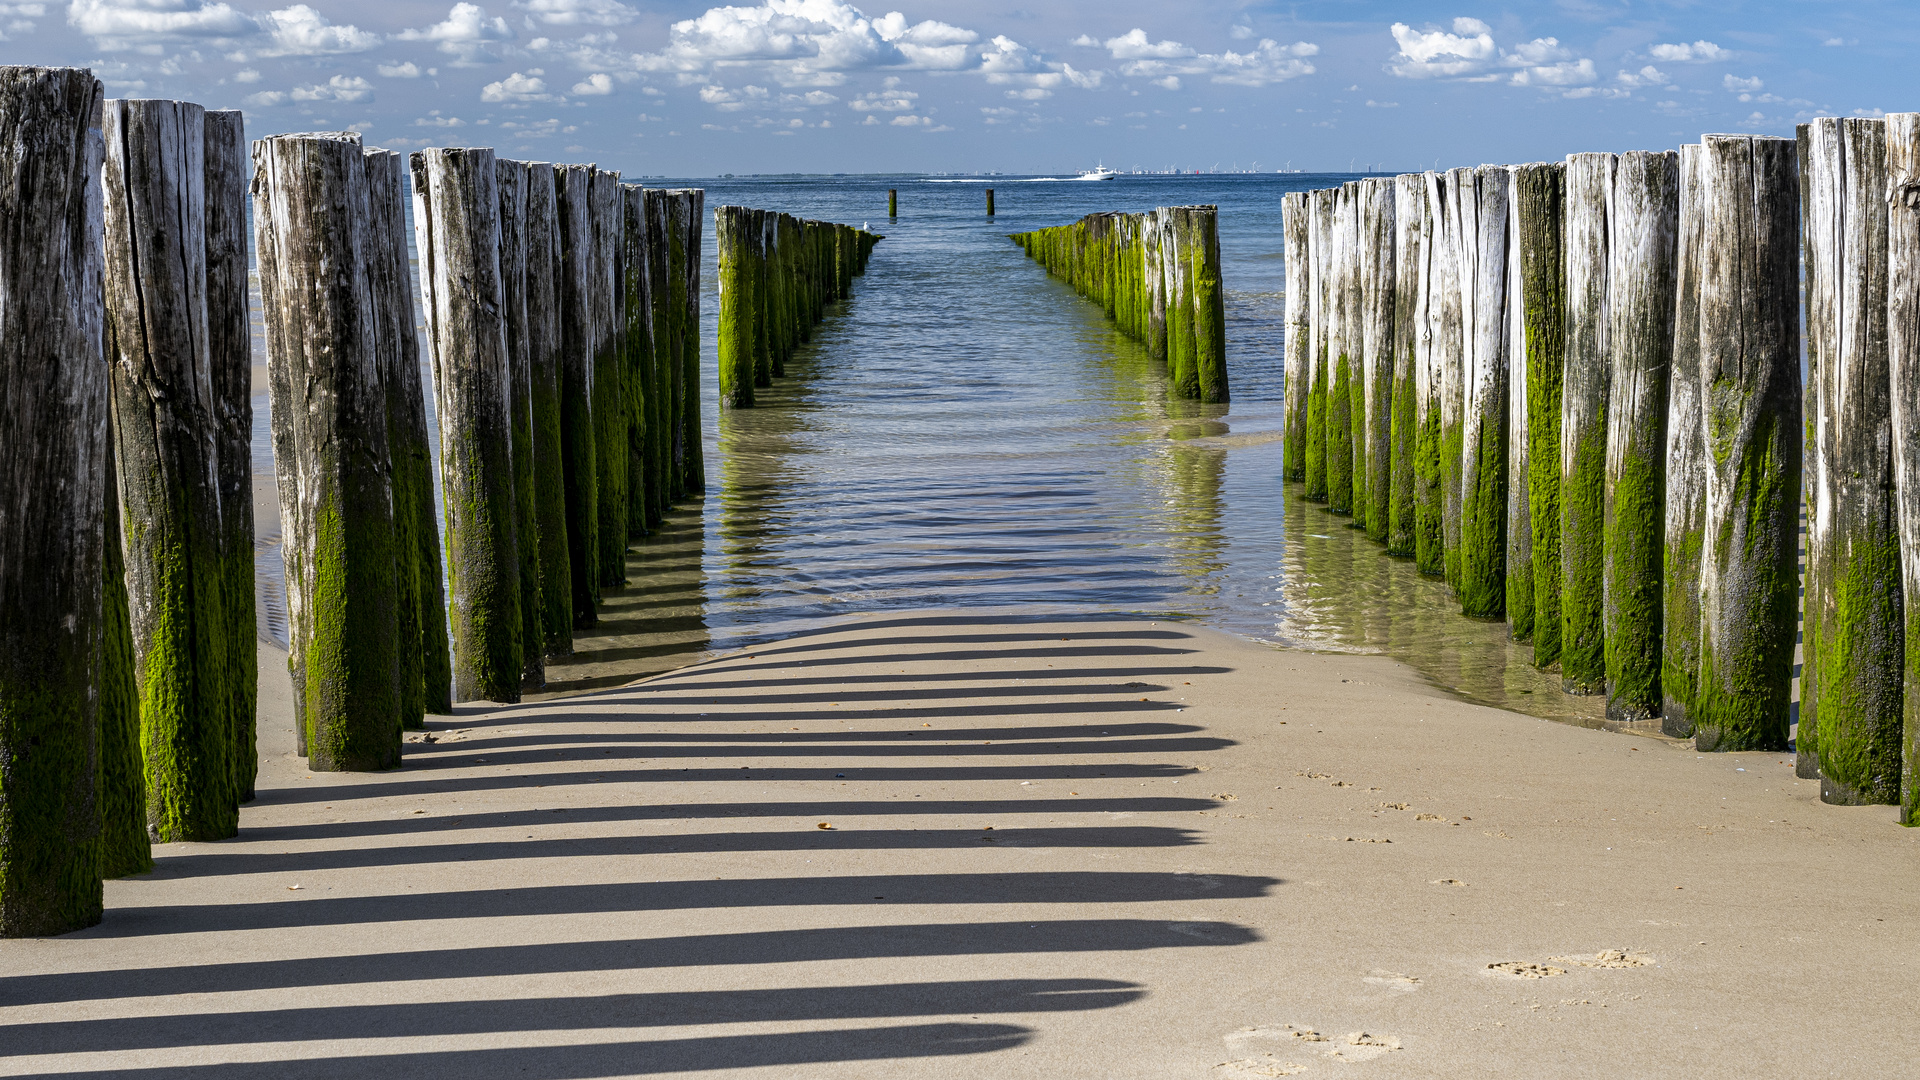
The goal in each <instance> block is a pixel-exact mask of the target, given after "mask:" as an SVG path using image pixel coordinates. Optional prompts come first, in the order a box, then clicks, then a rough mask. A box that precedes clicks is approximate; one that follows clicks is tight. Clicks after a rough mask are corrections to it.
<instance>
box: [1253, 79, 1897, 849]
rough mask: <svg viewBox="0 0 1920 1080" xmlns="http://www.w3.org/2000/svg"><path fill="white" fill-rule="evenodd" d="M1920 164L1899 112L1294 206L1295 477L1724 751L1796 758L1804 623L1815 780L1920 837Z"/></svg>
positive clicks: (1616, 698) (1344, 191) (1805, 707)
mask: <svg viewBox="0 0 1920 1080" xmlns="http://www.w3.org/2000/svg"><path fill="white" fill-rule="evenodd" d="M1916 162H1920V114H1896V115H1894V116H1890V117H1888V118H1886V119H1884V120H1881V119H1836V120H1817V121H1814V122H1812V123H1809V124H1805V125H1802V126H1801V128H1800V130H1799V133H1798V137H1797V139H1794V140H1787V139H1778V138H1766V137H1761V136H1746V135H1709V136H1706V137H1705V138H1703V139H1702V140H1701V142H1699V143H1697V144H1694V145H1690V146H1686V147H1683V148H1681V149H1680V150H1679V151H1677V152H1671V151H1663V152H1634V153H1627V154H1618V155H1616V154H1574V155H1571V156H1570V157H1568V159H1567V160H1566V162H1565V163H1564V164H1562V163H1551V164H1534V165H1521V166H1481V167H1479V168H1475V169H1453V170H1450V171H1447V172H1429V173H1424V174H1406V175H1403V176H1400V177H1396V178H1394V179H1393V180H1391V181H1386V180H1372V179H1369V180H1362V181H1354V182H1350V183H1348V184H1344V185H1342V186H1341V187H1339V188H1329V189H1323V190H1320V191H1313V192H1302V193H1298V194H1296V195H1290V196H1288V197H1287V199H1286V201H1285V202H1284V203H1283V215H1282V217H1283V223H1284V227H1285V229H1286V234H1287V246H1288V267H1287V272H1288V293H1289V295H1288V342H1287V346H1286V354H1285V355H1286V359H1285V363H1286V373H1287V382H1288V387H1287V394H1288V397H1287V400H1286V408H1285V417H1286V424H1287V431H1286V433H1285V440H1284V443H1283V445H1284V447H1285V451H1286V453H1287V455H1288V460H1287V462H1286V464H1285V466H1284V472H1285V476H1286V478H1287V479H1289V480H1295V481H1299V482H1301V483H1302V484H1303V491H1302V494H1303V496H1304V497H1305V498H1308V499H1311V500H1315V501H1320V502H1324V503H1326V504H1327V506H1328V508H1329V509H1330V510H1334V511H1336V512H1343V513H1347V512H1350V513H1352V514H1353V515H1354V517H1355V519H1356V521H1355V523H1356V524H1364V525H1365V526H1366V527H1367V530H1368V532H1369V534H1370V535H1373V536H1374V537H1375V538H1376V539H1381V540H1383V541H1384V542H1385V543H1386V544H1387V546H1388V549H1389V550H1390V551H1392V552H1393V553H1395V554H1411V555H1413V556H1414V557H1415V559H1416V560H1417V563H1418V566H1419V568H1420V569H1421V570H1422V571H1423V572H1425V573H1429V574H1433V575H1436V576H1444V577H1445V578H1446V579H1447V580H1448V581H1449V582H1450V583H1451V584H1452V585H1453V587H1454V592H1455V594H1456V596H1457V597H1458V599H1459V602H1460V605H1461V609H1462V611H1463V612H1464V613H1466V614H1468V615H1472V616H1477V617H1481V618H1489V619H1504V620H1506V621H1507V622H1508V624H1509V628H1510V631H1511V633H1512V636H1513V637H1514V639H1515V640H1516V641H1521V642H1530V643H1531V644H1532V646H1533V654H1534V655H1533V659H1534V663H1536V664H1537V665H1538V666H1540V667H1542V668H1545V669H1548V670H1552V669H1554V668H1555V667H1557V668H1558V670H1559V673H1560V675H1561V677H1562V681H1563V685H1564V686H1565V688H1566V690H1567V691H1568V692H1569V693H1576V694H1603V695H1605V697H1606V701H1607V714H1608V716H1609V718H1610V719H1613V720H1617V721H1623V722H1628V723H1657V724H1658V725H1659V726H1660V728H1661V729H1662V730H1663V731H1664V732H1665V733H1667V734H1669V735H1672V736H1677V737H1690V738H1692V739H1693V740H1694V743H1695V745H1696V746H1697V747H1698V748H1699V749H1701V750H1703V751H1712V750H1773V751H1778V750H1783V749H1785V748H1786V746H1787V744H1788V740H1789V737H1790V725H1791V723H1792V721H1793V713H1794V702H1793V701H1792V682H1793V675H1794V671H1793V653H1794V640H1795V636H1796V632H1797V631H1798V632H1801V633H1803V635H1804V650H1803V651H1804V655H1805V664H1804V668H1803V671H1802V673H1801V687H1800V700H1799V706H1798V721H1799V729H1798V733H1797V738H1796V740H1795V745H1796V746H1797V754H1798V762H1797V766H1798V769H1799V771H1800V774H1801V775H1802V776H1805V777H1818V778H1819V779H1820V780H1821V796H1822V798H1823V799H1825V800H1826V801H1828V802H1833V803H1893V804H1898V805H1899V806H1900V808H1901V809H1900V816H1901V820H1902V821H1903V822H1905V823H1908V824H1917V823H1920V778H1917V777H1916V772H1917V771H1920V761H1916V756H1917V755H1920V661H1916V660H1915V659H1914V657H1915V656H1916V655H1920V631H1915V630H1914V629H1913V628H1914V627H1915V625H1916V616H1915V614H1914V612H1915V610H1916V609H1917V608H1920V570H1916V569H1915V567H1916V566H1920V438H1916V437H1915V436H1914V435H1913V429H1914V427H1915V424H1916V419H1915V418H1916V417H1917V416H1920V329H1916V327H1920V301H1917V300H1916V299H1915V298H1916V297H1917V296H1920V284H1916V281H1920V256H1917V255H1916V254H1915V253H1916V252H1920V196H1917V195H1914V194H1913V192H1914V191H1920V164H1916ZM1389 185H1390V186H1391V189H1392V192H1393V199H1392V208H1391V210H1390V211H1389V210H1388V209H1387V208H1386V201H1385V200H1384V199H1383V198H1382V197H1381V194H1380V191H1381V189H1382V188H1383V187H1386V186H1389ZM1802 265H1804V267H1805V275H1806V279H1805V286H1806V287H1805V298H1804V312H1805V317H1804V327H1805V345H1806V377H1805V380H1804V383H1803V380H1802V377H1801V368H1800V345H1801V332H1802V330H1801V328H1802V325H1803V322H1802V307H1803V305H1802V299H1801V290H1800V273H1801V269H1800V268H1801V266H1802ZM1389 293H1390V294H1392V295H1393V297H1394V300H1393V302H1392V303H1391V304H1387V303H1385V302H1383V301H1381V300H1380V297H1381V296H1383V295H1386V294H1389ZM1383 323H1384V325H1383ZM1383 342H1391V343H1392V345H1391V347H1390V348H1382V347H1381V343H1383ZM1382 367H1386V368H1390V370H1381V368H1382ZM1383 397H1384V398H1386V399H1387V400H1389V401H1390V402H1391V405H1390V406H1389V407H1388V408H1387V409H1385V410H1384V412H1385V413H1386V416H1385V419H1384V428H1385V431H1384V443H1383V441H1382V440H1383V434H1382V430H1381V428H1382V424H1383V419H1382V415H1381V414H1382V412H1383V410H1382V409H1381V407H1380V401H1381V400H1382V398H1383ZM1803 399H1804V405H1803ZM1803 423H1804V426H1803ZM1803 444H1804V445H1803ZM1383 446H1384V457H1385V459H1386V460H1385V464H1384V467H1383V466H1382V464H1381V462H1380V461H1379V460H1378V458H1379V457H1381V456H1382V454H1383ZM1803 463H1804V475H1803ZM1383 485H1384V487H1385V489H1386V490H1385V491H1384V492H1383V491H1382V490H1380V489H1381V488H1382V486H1383ZM1402 492H1405V493H1407V494H1404V495H1403V494H1402ZM1409 504H1410V518H1411V522H1410V525H1407V526H1403V525H1402V524H1401V523H1400V520H1401V518H1400V515H1407V514H1408V512H1409V511H1408V510H1407V509H1406V507H1407V506H1408V505H1409ZM1803 505H1804V507H1805V515H1804V516H1805V518H1806V520H1807V522H1808V532H1807V540H1806V548H1807V552H1806V554H1807V558H1806V573H1805V581H1804V599H1797V598H1796V593H1797V592H1798V591H1799V590H1800V585H1801V582H1800V581H1799V580H1798V575H1797V573H1796V552H1797V548H1798V536H1797V532H1798V525H1799V522H1800V520H1801V517H1802V507H1803ZM1383 512H1384V514H1385V515H1386V522H1385V523H1384V528H1383V527H1382V526H1381V523H1379V522H1376V521H1375V520H1373V519H1374V518H1375V517H1377V516H1379V515H1380V514H1382V513H1383ZM1801 627H1803V630H1802V629H1800V628H1801Z"/></svg>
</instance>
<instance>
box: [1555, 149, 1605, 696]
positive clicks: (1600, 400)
mask: <svg viewBox="0 0 1920 1080" xmlns="http://www.w3.org/2000/svg"><path fill="white" fill-rule="evenodd" d="M1614 164H1615V163H1614V156H1613V155H1612V154H1572V155H1569V156H1568V158H1567V186H1566V219H1565V220H1566V232H1565V233H1564V234H1563V237H1562V240H1563V242H1564V244H1565V250H1566V268H1567V323H1566V325H1567V341H1566V350H1567V362H1566V368H1565V371H1566V377H1565V381H1564V382H1563V384H1562V388H1561V407H1560V573H1561V592H1560V627H1561V629H1560V681H1561V686H1562V687H1563V688H1564V689H1565V690H1566V691H1567V692H1568V693H1570V694H1598V693H1601V692H1602V691H1603V690H1605V688H1606V680H1607V661H1606V645H1605V630H1604V626H1605V623H1604V620H1603V618H1602V608H1603V602H1604V593H1603V589H1604V581H1605V559H1606V543H1605V537H1606V497H1607V495H1606V486H1607V483H1606V481H1607V435H1606V433H1607V387H1608V381H1609V378H1610V372H1611V370H1612V369H1611V368H1610V366H1609V359H1608V357H1609V349H1608V344H1607V333H1608V325H1609V324H1608V321H1607V217H1608V212H1609V208H1610V204H1611V201H1612V198H1613V173H1614Z"/></svg>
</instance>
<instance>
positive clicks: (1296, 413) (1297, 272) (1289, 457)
mask: <svg viewBox="0 0 1920 1080" xmlns="http://www.w3.org/2000/svg"><path fill="white" fill-rule="evenodd" d="M1309 213H1310V210H1309V208H1308V205H1307V193H1306V192H1304V191H1294V192H1289V193H1287V194H1286V195H1283V196H1281V198H1280V221H1281V230H1282V232H1283V234H1284V235H1285V238H1286V239H1285V243H1286V252H1287V313H1286V320H1287V322H1286V329H1285V331H1284V332H1285V334H1286V340H1285V343H1284V344H1283V346H1282V348H1283V349H1284V350H1285V352H1284V356H1285V361H1284V363H1285V371H1286V376H1285V378H1286V381H1285V384H1284V392H1285V394H1286V404H1285V407H1284V416H1285V417H1286V431H1287V435H1286V442H1285V444H1284V445H1283V446H1282V448H1281V460H1282V462H1283V467H1284V469H1285V470H1286V477H1287V479H1289V480H1305V479H1306V478H1307V384H1308V381H1309V376H1308V375H1307V371H1308V367H1309V363H1308V360H1309V357H1310V356H1311V355H1312V354H1311V352H1310V351H1309V349H1310V348H1311V346H1312V344H1313V328H1312V324H1311V322H1310V320H1311V318H1312V310H1311V308H1312V305H1311V303H1310V302H1309V300H1308V298H1307V292H1308V290H1309V289H1310V288H1311V287H1312V286H1311V285H1309V284H1308V283H1309V282H1311V281H1312V280H1313V270H1312V260H1313V256H1312V254H1311V252H1310V251H1309V249H1308V237H1309V235H1310V234H1311V231H1312V229H1311V226H1310V225H1309V222H1308V214H1309ZM1148 236H1149V234H1148V233H1144V232H1143V235H1142V238H1141V239H1142V248H1143V251H1147V252H1150V251H1151V250H1152V249H1151V248H1150V247H1148V246H1147V245H1148V244H1149V243H1150V242H1151V241H1150V240H1149V239H1148ZM1151 257H1152V256H1151V254H1146V255H1144V256H1143V258H1151ZM1146 285H1147V288H1148V294H1147V299H1148V303H1149V305H1151V301H1152V296H1153V293H1152V286H1153V275H1151V274H1149V275H1146ZM1149 310H1151V306H1149ZM1160 317H1161V319H1162V320H1164V319H1165V315H1164V314H1162V315H1161V316H1160ZM1149 318H1150V319H1151V316H1149ZM1148 325H1149V326H1151V325H1152V323H1151V321H1149V324H1148ZM1161 333H1162V334H1163V335H1164V334H1165V333H1166V329H1165V322H1164V321H1163V322H1162V323H1161ZM1149 335H1151V330H1149Z"/></svg>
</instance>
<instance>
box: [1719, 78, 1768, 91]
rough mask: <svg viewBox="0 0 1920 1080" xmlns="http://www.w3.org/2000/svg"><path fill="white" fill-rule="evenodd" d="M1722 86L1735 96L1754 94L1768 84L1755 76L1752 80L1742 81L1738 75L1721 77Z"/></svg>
mask: <svg viewBox="0 0 1920 1080" xmlns="http://www.w3.org/2000/svg"><path fill="white" fill-rule="evenodd" d="M1720 84H1721V85H1722V86H1725V87H1726V88H1727V90H1728V91H1730V92H1732V93H1735V94H1743V93H1752V92H1754V91H1756V90H1758V89H1760V88H1761V87H1763V86H1765V85H1767V84H1766V83H1764V82H1762V81H1761V80H1760V78H1759V76H1755V77H1753V78H1750V79H1742V78H1740V77H1739V76H1737V75H1723V76H1721V78H1720Z"/></svg>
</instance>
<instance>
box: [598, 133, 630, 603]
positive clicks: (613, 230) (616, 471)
mask: <svg viewBox="0 0 1920 1080" xmlns="http://www.w3.org/2000/svg"><path fill="white" fill-rule="evenodd" d="M592 199H593V209H592V217H593V252H594V257H593V302H594V317H593V325H594V352H593V364H594V372H593V392H594V400H593V418H594V447H595V449H596V450H597V451H598V453H599V455H600V461H599V465H598V469H597V472H598V475H599V479H600V501H599V508H600V530H599V536H600V551H599V556H598V559H597V562H598V565H599V571H600V586H601V588H603V589H614V588H619V587H620V586H622V585H625V584H626V583H627V475H628V470H627V445H628V442H629V440H630V438H631V436H630V434H629V433H628V431H627V381H626V373H625V370H624V368H625V364H626V340H627V317H626V290H625V288H624V287H623V282H624V280H625V277H626V274H625V272H624V271H623V269H622V268H621V262H620V260H621V257H622V255H623V251H622V244H621V237H622V235H623V234H624V231H625V224H626V213H625V211H624V210H622V209H621V201H620V174H619V173H617V172H610V171H608V170H605V169H596V170H594V175H593V191H592Z"/></svg>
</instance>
